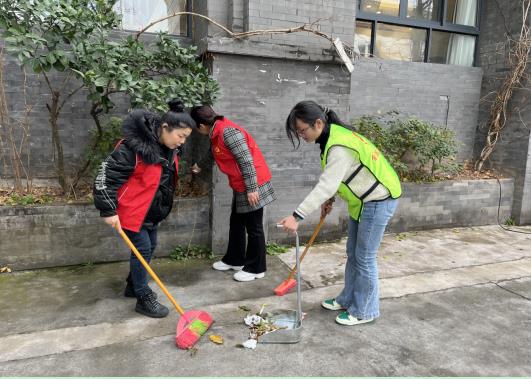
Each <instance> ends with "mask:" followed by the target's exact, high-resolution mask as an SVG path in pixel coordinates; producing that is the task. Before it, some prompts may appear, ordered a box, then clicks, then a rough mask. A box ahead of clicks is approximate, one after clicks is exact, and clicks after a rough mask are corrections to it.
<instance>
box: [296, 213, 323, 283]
mask: <svg viewBox="0 0 531 379" xmlns="http://www.w3.org/2000/svg"><path fill="white" fill-rule="evenodd" d="M325 217H326V216H323V217H321V219H320V220H319V224H317V226H316V227H315V229H314V230H313V234H312V237H311V238H310V240H309V241H308V243H307V244H306V247H305V248H304V252H303V253H302V255H301V257H300V258H299V262H302V260H303V259H304V256H305V255H306V253H307V252H308V250H309V249H310V246H312V243H313V241H315V239H316V238H317V235H318V234H319V230H321V226H323V224H324V221H325ZM295 272H297V265H295V266H293V268H292V269H291V272H290V273H289V275H288V279H287V280H290V279H291V278H293V275H294V274H295Z"/></svg>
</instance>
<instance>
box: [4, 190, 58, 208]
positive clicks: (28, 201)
mask: <svg viewBox="0 0 531 379" xmlns="http://www.w3.org/2000/svg"><path fill="white" fill-rule="evenodd" d="M52 201H53V197H52V196H50V195H33V194H27V195H19V194H17V193H13V194H11V195H10V196H9V197H8V199H7V200H6V202H5V203H6V204H7V205H38V204H50V203H51V202H52Z"/></svg>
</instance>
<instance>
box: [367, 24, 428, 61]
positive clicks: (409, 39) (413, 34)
mask: <svg viewBox="0 0 531 379" xmlns="http://www.w3.org/2000/svg"><path fill="white" fill-rule="evenodd" d="M425 48H426V30H425V29H417V28H410V27H407V26H395V25H388V24H382V23H378V26H377V29H376V45H375V49H374V55H375V56H376V57H378V58H383V59H394V60H400V61H410V62H424V51H425Z"/></svg>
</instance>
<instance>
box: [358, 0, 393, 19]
mask: <svg viewBox="0 0 531 379" xmlns="http://www.w3.org/2000/svg"><path fill="white" fill-rule="evenodd" d="M361 10H362V11H363V12H368V13H376V14H386V15H389V16H396V17H398V13H399V10H400V0H361Z"/></svg>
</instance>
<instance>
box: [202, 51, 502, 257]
mask: <svg viewBox="0 0 531 379" xmlns="http://www.w3.org/2000/svg"><path fill="white" fill-rule="evenodd" d="M213 72H214V75H215V77H216V79H217V80H218V81H219V82H220V85H221V88H222V93H221V96H220V99H219V101H218V103H217V104H216V109H217V110H218V111H219V112H220V113H222V114H225V115H226V116H227V117H229V118H232V119H233V120H234V121H235V122H237V123H240V124H241V125H242V126H243V127H245V128H247V129H248V130H249V131H250V132H251V133H252V134H253V135H254V136H255V138H256V140H257V142H258V144H259V146H260V147H261V149H262V150H263V151H264V154H265V156H266V159H267V161H268V163H269V165H270V167H271V169H272V173H273V184H274V186H275V189H276V191H277V194H278V197H279V200H277V201H276V202H275V203H273V204H272V205H271V206H269V207H268V210H267V217H266V220H265V224H266V227H267V229H268V233H269V238H270V239H272V240H283V239H284V238H285V235H284V234H283V233H282V232H280V231H278V230H277V229H276V228H275V224H276V222H277V221H278V220H279V219H280V218H281V217H283V216H286V215H289V214H291V212H292V211H293V209H294V208H295V207H296V206H297V205H298V204H299V202H300V201H301V200H302V199H303V198H304V196H305V195H306V194H307V193H308V192H309V191H310V190H311V188H312V187H313V186H314V185H315V183H316V182H317V180H318V177H319V174H320V166H319V150H318V147H317V146H315V145H307V144H304V143H302V145H301V148H300V149H299V150H297V151H293V149H292V147H291V145H290V144H289V141H288V139H287V137H286V135H285V131H284V122H285V118H286V117H287V115H288V113H289V111H290V109H291V107H292V106H293V105H295V104H296V103H297V102H298V101H301V100H305V99H313V100H315V101H317V102H319V103H322V104H324V105H326V106H328V107H330V108H333V109H335V110H336V111H337V112H338V114H339V115H340V117H341V118H343V119H344V120H346V121H349V120H351V119H352V118H353V117H356V116H359V115H363V114H377V113H378V112H385V111H388V110H393V109H397V110H399V111H400V112H402V113H404V114H411V115H417V116H419V117H421V118H424V119H427V120H430V121H433V122H436V123H439V124H443V125H448V127H450V128H452V129H453V130H455V131H456V134H457V138H458V139H459V140H460V141H461V142H462V144H461V145H460V149H459V151H460V153H459V155H460V158H461V159H471V158H472V152H473V142H474V133H475V126H476V122H477V118H476V115H477V107H478V102H479V87H480V82H481V70H480V69H477V68H463V67H453V66H445V65H434V64H426V65H423V64H411V63H404V62H388V61H376V60H375V61H366V60H364V61H361V60H360V61H356V62H355V71H354V73H353V74H352V78H350V76H349V75H348V73H347V72H346V70H345V69H344V68H343V67H342V66H341V65H338V64H334V63H323V62H319V63H315V62H306V61H301V60H286V59H272V58H259V57H248V56H239V55H229V54H216V55H215V57H214V60H213ZM441 78H442V80H440V81H437V82H438V83H441V84H438V85H434V81H435V80H436V79H441ZM441 97H443V98H444V101H443V100H441ZM441 103H442V104H441ZM448 103H449V108H448ZM230 200H231V192H230V190H229V188H228V185H227V181H226V178H225V177H224V175H222V174H219V173H218V172H217V170H214V187H213V241H212V243H213V247H214V248H215V250H216V252H217V253H223V252H224V248H225V244H226V242H227V241H226V236H227V232H228V225H227V220H228V215H229V214H230ZM456 209H458V207H456ZM425 216H426V215H425ZM318 217H319V215H318V212H316V213H315V214H313V215H312V216H311V217H310V219H309V220H308V221H307V222H305V223H303V224H302V225H301V226H302V229H301V235H302V236H305V235H309V234H311V231H312V229H313V225H315V223H316V222H317V220H318ZM346 217H347V215H346V211H345V210H344V209H339V210H337V211H336V213H334V214H332V215H331V216H330V217H329V218H328V220H327V225H326V227H325V228H324V229H323V232H322V235H321V238H327V237H328V238H332V237H337V236H338V235H340V234H341V233H343V231H344V230H345V227H346ZM415 217H416V216H415ZM433 217H438V215H437V213H434V215H433ZM441 220H442V219H441ZM441 222H442V221H441ZM493 222H494V220H493ZM412 224H415V222H413V221H412ZM415 225H416V224H415ZM427 225H428V224H427ZM429 225H431V226H432V227H436V226H437V225H438V223H437V222H436V221H435V220H432V221H431V222H430V223H429ZM441 225H442V224H441ZM444 225H446V224H445V223H444Z"/></svg>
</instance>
